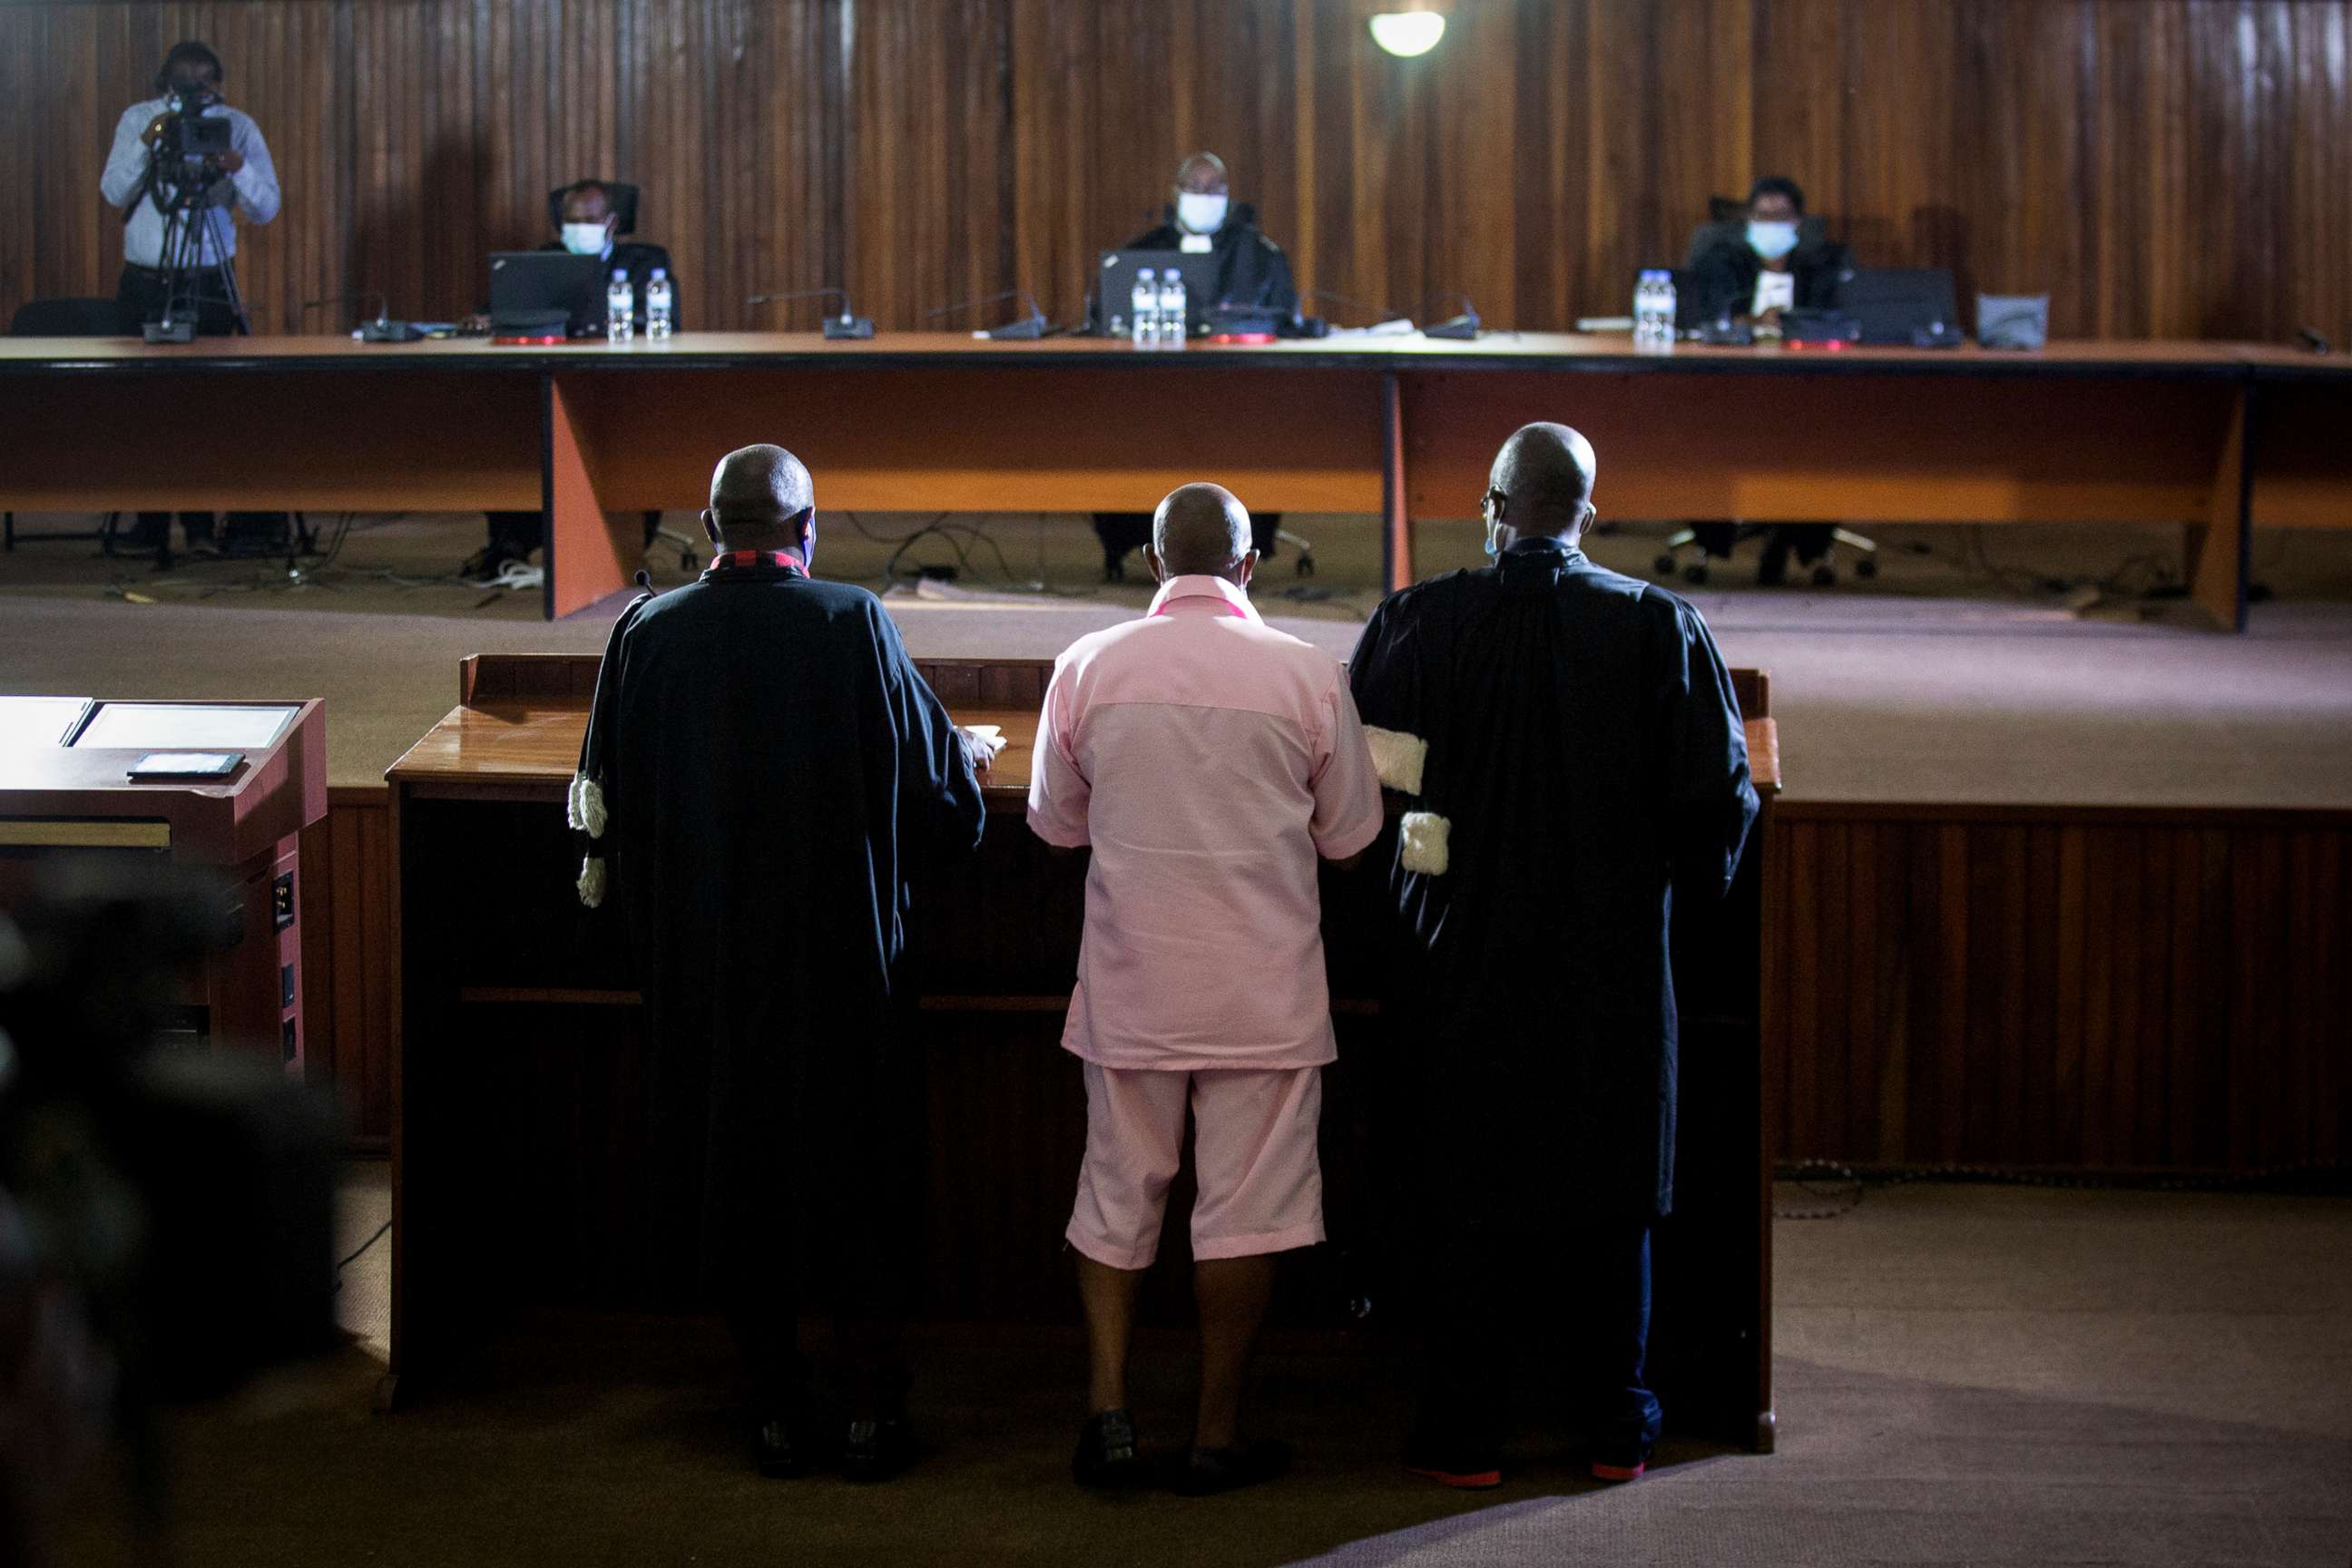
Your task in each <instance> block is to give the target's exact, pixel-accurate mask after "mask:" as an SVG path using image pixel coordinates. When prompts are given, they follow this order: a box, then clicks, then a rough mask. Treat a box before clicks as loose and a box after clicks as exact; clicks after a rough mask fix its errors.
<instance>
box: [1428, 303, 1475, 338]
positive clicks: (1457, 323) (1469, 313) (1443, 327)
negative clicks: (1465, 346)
mask: <svg viewBox="0 0 2352 1568" xmlns="http://www.w3.org/2000/svg"><path fill="white" fill-rule="evenodd" d="M1454 298H1455V299H1456V300H1461V301H1462V313H1461V314H1460V315H1458V316H1448V317H1447V318H1446V319H1445V320H1444V321H1440V322H1438V323H1437V324H1436V325H1435V326H1433V327H1423V328H1422V329H1421V335H1422V336H1423V337H1424V338H1445V339H1448V340H1450V341H1452V342H1471V341H1472V340H1474V339H1475V338H1476V337H1477V335H1478V331H1479V327H1480V325H1481V323H1480V321H1479V320H1478V307H1477V306H1475V305H1474V304H1472V303H1471V302H1470V296H1469V295H1467V294H1456V295H1454Z"/></svg>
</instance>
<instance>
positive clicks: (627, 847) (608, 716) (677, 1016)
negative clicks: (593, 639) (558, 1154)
mask: <svg viewBox="0 0 2352 1568" xmlns="http://www.w3.org/2000/svg"><path fill="white" fill-rule="evenodd" d="M571 816H572V824H573V826H575V828H578V829H579V830H580V832H581V835H582V838H583V850H584V852H585V858H584V863H583V869H582V874H581V895H582V897H583V900H586V901H589V902H609V903H610V904H613V905H615V906H618V907H619V908H620V909H621V910H624V911H625V914H626V918H627V919H628V921H629V922H630V930H631V934H632V938H633V942H634V946H635V952H636V955H637V959H638V964H639V975H638V978H639V980H640V982H641V984H642V986H643V989H644V992H645V997H646V1009H647V1019H646V1021H647V1026H648V1030H649V1042H650V1051H651V1059H652V1078H653V1081H652V1084H651V1086H650V1089H651V1097H652V1105H651V1107H650V1109H651V1112H652V1117H651V1121H652V1124H653V1127H654V1144H655V1148H654V1155H655V1166H656V1193H655V1200H656V1202H655V1209H656V1213H657V1214H661V1215H673V1216H677V1215H698V1224H693V1225H688V1226H682V1227H681V1228H680V1229H679V1230H677V1232H675V1233H673V1234H670V1235H668V1236H667V1237H666V1243H667V1247H666V1252H665V1257H664V1258H662V1259H661V1260H660V1261H661V1263H662V1265H663V1268H664V1273H665V1277H670V1278H677V1279H681V1280H689V1279H698V1280H699V1282H700V1288H699V1289H698V1290H697V1292H696V1294H697V1295H698V1296H700V1297H702V1298H703V1299H706V1300H708V1299H709V1297H710V1296H712V1295H714V1294H721V1295H733V1296H738V1297H740V1295H742V1294H743V1293H744V1292H745V1291H747V1290H751V1291H757V1290H760V1289H771V1290H772V1289H777V1287H776V1286H775V1285H774V1284H773V1283H772V1281H773V1280H774V1279H779V1278H783V1279H789V1278H790V1277H791V1276H792V1274H793V1269H792V1268H790V1267H789V1264H788V1263H787V1262H786V1260H785V1255H787V1254H789V1253H792V1252H794V1251H802V1250H810V1249H814V1250H816V1251H821V1252H824V1253H825V1254H827V1255H828V1256H830V1257H831V1258H835V1260H837V1261H838V1260H841V1259H843V1258H847V1259H848V1261H847V1262H846V1263H845V1265H844V1267H846V1268H849V1269H850V1271H852V1272H859V1271H860V1269H859V1267H858V1264H857V1262H856V1258H858V1257H859V1256H862V1255H865V1254H867V1253H869V1252H870V1253H871V1254H872V1255H873V1256H874V1257H876V1258H879V1257H882V1256H884V1255H885V1254H886V1253H887V1251H888V1250H889V1249H893V1248H896V1249H900V1250H904V1249H906V1248H907V1247H908V1246H909V1242H908V1237H906V1236H904V1235H903V1234H886V1233H887V1232H891V1231H894V1230H896V1228H897V1227H896V1226H894V1225H892V1224H889V1223H887V1217H886V1216H885V1215H883V1214H881V1213H880V1212H878V1210H879V1208H887V1209H889V1210H892V1211H893V1212H896V1211H898V1210H900V1209H902V1208H903V1207H904V1199H905V1198H906V1197H907V1195H908V1194H907V1190H906V1184H907V1181H908V1176H909V1173H910V1172H911V1170H912V1169H913V1167H914V1163H915V1162H916V1161H917V1160H918V1159H919V1127H918V1124H917V1120H918V1119H919V1116H920V1114H921V1107H920V1104H919V1101H918V1100H914V1099H913V1097H912V1095H911V1092H910V1085H911V1084H912V1083H913V1082H914V1081H916V1080H915V1079H913V1078H912V1076H911V1068H912V1057H913V1050H912V1042H911V1040H910V1032H911V1031H910V1029H909V1023H910V1018H909V1015H910V1013H911V1010H912V1007H913V1003H914V999H915V998H914V979H913V976H912V974H911V973H909V969H908V949H909V941H908V921H909V919H910V917H911V915H912V913H913V900H914V894H913V891H912V886H913V884H914V883H915V882H916V880H917V879H919V877H920V876H921V875H922V874H923V873H925V872H926V871H928V870H929V869H930V868H934V867H939V866H941V865H944V864H946V863H948V862H950V861H951V860H953V859H956V858H961V857H962V856H965V855H968V854H970V853H971V851H972V850H973V849H974V848H975V847H977V845H978V844H979V841H980V837H981V831H982V823H983V808H982V800H981V793H980V785H979V783H978V781H977V779H976V778H975V777H974V776H973V773H972V770H971V764H970V763H969V762H968V761H967V759H966V757H965V753H964V748H963V744H962V742H961V739H960V738H959V737H958V735H957V733H956V730H955V727H954V725H953V723H952V722H951V721H950V719H949V717H948V713H947V710H946V709H945V708H944V707H943V706H942V705H941V704H940V700H939V699H938V697H937V696H935V695H934V694H933V693H932V691H931V689H930V688H929V686H928V685H926V684H925V683H924V681H923V679H922V677H921V676H920V675H919V674H918V673H917V672H916V670H915V668H914V665H913V663H912V662H911V661H910V660H909V659H908V656H907V651H906V648H905V647H904V645H903V644H902V643H901V642H900V640H899V637H898V628H897V627H896V626H894V625H893V624H892V623H891V620H890V617H889V616H888V615H887V613H886V612H885V611H884V610H883V608H882V605H881V604H880V603H879V602H878V601H877V600H876V598H875V597H874V595H871V594H868V593H866V591H865V590H863V589H860V588H856V587H852V586H848V585H846V584H835V583H823V582H815V581H812V580H810V579H809V578H808V577H807V576H806V575H804V574H801V573H800V572H798V571H797V570H796V569H793V568H791V567H788V566H785V565H782V564H777V563H767V564H759V565H753V566H750V567H740V568H737V569H734V570H726V571H721V570H718V569H716V568H714V570H713V571H712V572H710V573H708V574H705V575H704V577H703V578H702V579H701V580H700V581H698V582H696V583H694V584H689V585H688V586H686V587H683V588H678V589H676V590H674V591H672V592H670V593H667V594H664V595H660V596H658V597H645V598H641V599H639V600H638V601H637V602H636V603H635V604H634V605H631V606H630V607H629V608H628V610H627V611H625V613H624V614H623V615H622V616H621V619H620V621H619V623H618V624H617V625H616V626H614V629H613V636H612V639H611V642H610V644H609V645H608V647H606V649H605V654H604V668H603V669H602V670H601V672H600V673H599V675H598V678H597V685H596V696H595V703H594V709H593V714H592V717H591V721H590V727H589V731H588V735H587V738H586V742H585V743H584V745H583V750H582V755H581V763H580V773H579V777H578V778H577V779H576V780H575V781H574V784H573V786H572V812H571ZM884 1200H887V1202H886V1201H884ZM877 1205H878V1207H877ZM877 1220H879V1221H884V1223H873V1222H875V1221H877ZM796 1233H797V1234H796ZM747 1272H748V1277H747ZM778 1305H780V1306H786V1305H788V1303H778Z"/></svg>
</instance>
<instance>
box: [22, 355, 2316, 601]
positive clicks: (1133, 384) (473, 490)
mask: <svg viewBox="0 0 2352 1568" xmlns="http://www.w3.org/2000/svg"><path fill="white" fill-rule="evenodd" d="M223 409H233V410H234V411H235V418H234V421H233V425H232V427H233V428H234V429H235V430H236V432H237V433H238V434H237V437H236V438H235V439H233V440H226V441H224V440H217V439H215V438H212V437H211V436H210V435H209V434H208V432H209V431H210V430H211V429H212V427H213V426H214V425H215V423H216V422H217V412H216V411H218V410H223ZM1171 410H1180V411H1181V417H1180V418H1169V417H1163V416H1165V415H1167V414H1168V413H1169V412H1170V411H1171ZM2347 414H2352V370H2346V369H2343V368H2341V367H2340V366H2339V365H2338V364H2337V363H2336V362H2332V361H2327V360H2317V359H2314V358H2313V357H2311V356H2309V355H2295V354H2292V353H2287V352H2285V351H2279V350H2272V349H2267V348H2263V347H2260V346H2257V345H2247V344H2240V343H2225V342H2149V343H2134V342H2123V343H2103V342H2084V343H2059V344H2054V345H2053V346H2052V347H2050V348H2049V349H2047V350H2044V351H2042V352H2041V353H2032V354H2013V353H1991V352H1987V351H1983V350H1979V349H1975V348H1961V349H1956V350H1948V351H1920V350H1912V349H1860V348H1857V349H1850V350H1844V351H1838V352H1831V351H1826V350H1784V349H1779V348H1766V349H1710V348H1700V347H1685V348H1677V349H1676V350H1675V351H1674V352H1673V353H1664V354H1650V353H1643V354H1637V353H1632V352H1630V348H1629V345H1628V342H1627V341H1626V340H1625V339H1623V338H1615V337H1583V336H1573V335H1567V334H1544V333H1528V334H1524V335H1506V334H1496V335H1494V336H1490V337H1487V338H1484V339H1481V340H1479V341H1478V342H1467V343H1452V342H1432V341H1430V340H1428V339H1424V338H1421V337H1409V338H1402V339H1395V338H1383V339H1377V340H1367V339H1341V340H1325V341H1322V342H1286V343H1277V344H1273V345H1267V346H1256V347H1238V346H1234V347H1209V346H1194V347H1192V348H1188V349H1185V350H1182V351H1181V352H1170V351H1159V352H1153V351H1148V350H1138V349H1136V348H1135V347H1133V346H1132V345H1131V344H1129V343H1127V342H1118V341H1104V340H1095V339H1071V338H1057V339H1049V340H1046V341H1044V342H1028V343H1017V342H1003V343H999V342H976V341H974V340H972V339H971V338H968V337H959V336H956V335H953V334H948V333H894V334H890V335H887V336H885V337H881V338H876V339H873V340H870V341H867V342H824V340H823V339H822V338H820V337H817V336H814V335H811V334H793V333H751V332H704V333H690V334H687V335H684V336H681V337H677V338H673V339H670V340H668V341H667V342H660V343H655V342H632V343H629V344H625V345H622V346H619V347H610V346H607V345H604V344H602V343H588V344H580V345H567V346H561V347H555V348H498V347H494V346H492V345H490V344H488V343H486V342H479V341H446V342H422V343H407V344H380V345H362V344H358V343H354V342H352V341H351V340H350V339H348V338H261V339H243V340H235V339H215V340H207V341H205V342H197V343H194V344H188V345H183V346H176V347H174V346H162V347H149V346H148V345H145V344H143V343H140V342H134V341H131V340H127V339H58V338H46V339H0V431H5V432H6V435H5V441H6V443H7V446H6V452H5V461H0V508H13V509H16V510H123V509H151V510H152V509H169V508H174V507H211V508H214V509H216V510H218V509H226V508H230V507H244V508H252V507H285V508H289V509H301V510H314V511H336V510H476V509H484V510H489V509H496V510H533V509H537V510H541V513H542V515H543V518H544V524H543V526H544V529H545V537H546V540H547V550H546V555H545V559H546V562H547V565H548V574H547V586H546V590H545V594H546V598H545V605H546V611H547V614H548V615H550V616H562V615H570V614H572V613H574V612H575V611H578V610H581V609H583V608H585V607H586V606H588V605H593V604H594V603H596V602H597V601H598V600H600V599H602V598H604V597H605V596H606V595H610V594H613V593H614V592H617V591H618V590H619V589H620V588H621V587H623V586H624V585H625V584H626V583H627V581H628V578H629V575H630V574H631V573H632V572H633V571H634V569H635V564H636V562H637V560H638V558H639V554H640V552H639V549H638V540H639V538H640V536H639V535H638V534H637V533H636V532H635V530H636V529H637V527H638V524H637V523H636V522H635V521H634V520H635V516H636V514H638V513H639V512H642V511H644V510H647V509H650V508H657V507H670V508H683V507H698V506H700V505H701V504H702V500H703V496H704V493H705V491H706V489H707V487H708V485H709V472H710V467H711V464H712V463H713V461H715V459H716V458H717V457H718V456H719V454H720V453H722V452H724V451H726V450H728V449H729V448H730V447H737V446H741V445H744V444H746V443H749V442H752V441H761V440H781V441H782V442H784V443H785V444H786V445H789V446H791V447H793V449H794V450H795V451H797V452H799V453H800V454H801V456H803V458H806V459H807V460H808V462H809V466H810V467H811V468H812V469H814V471H815V473H816V476H817V490H818V497H819V501H820V504H821V505H823V506H824V507H825V508H827V509H833V510H859V509H866V510H910V511H913V510H922V511H928V510H944V511H982V512H985V511H1030V510H1041V511H1085V510H1097V509H1105V510H1149V509H1150V507H1151V506H1152V505H1154V504H1155V503H1156V502H1157V501H1158V500H1159V499H1160V496H1162V495H1163V494H1165V493H1166V492H1167V491H1168V490H1169V489H1171V488H1172V487H1173V486H1175V485H1176V484H1178V483H1181V482H1182V481H1184V480H1186V479H1202V478H1212V479H1218V480H1221V481H1223V482H1224V483H1226V484H1228V485H1230V486H1232V487H1233V488H1234V489H1235V490H1236V491H1237V492H1238V493H1239V494H1240V495H1241V496H1242V497H1243V499H1244V500H1246V501H1247V502H1248V503H1249V504H1250V505H1251V506H1253V507H1256V508H1259V509H1261V510H1283V511H1340V512H1365V513H1377V514H1379V515H1380V516H1381V519H1382V529H1383V532H1382V542H1383V555H1384V560H1385V563H1386V578H1387V581H1388V583H1389V584H1391V586H1396V585H1402V584H1404V583H1407V582H1410V581H1412V520H1413V519H1415V518H1441V517H1466V516H1471V515H1474V514H1475V500H1476V497H1477V495H1478V494H1479V493H1480V491H1481V490H1482V489H1484V488H1485V479H1486V467H1487V464H1488V463H1489V462H1490V461H1491V460H1492V458H1493V456H1494V452H1495V449H1496V447H1497V446H1498V445H1499V444H1500V442H1501V441H1502V438H1503V437H1505V436H1507V435H1508V434H1509V433H1510V431H1511V430H1512V429H1513V428H1515V427H1516V426H1518V425H1520V424H1522V423H1525V422H1526V421H1528V420H1530V419H1537V418H1549V419H1560V420H1564V421H1567V422H1568V423H1570V424H1573V425H1576V426H1579V427H1580V428H1581V429H1583V430H1584V431H1585V432H1586V433H1587V434H1589V435H1591V437H1593V440H1594V444H1595V446H1596V447H1598V448H1599V450H1600V453H1601V496H1600V499H1601V506H1602V509H1603V511H1604V513H1605V514H1606V515H1608V516H1612V517H1620V518H1653V519H1675V518H1691V517H1737V518H1741V519H1745V520H1748V521H1839V522H1855V523H1862V524H1868V523H1872V522H1885V521H1962V522H2017V523H2066V522H2089V521H2145V522H2163V523H2171V524H2179V525H2180V526H2182V527H2183V528H2184V529H2185V530H2186V531H2187V543H2188V553H2189V566H2190V572H2191V576H2192V580H2193V587H2194V592H2195V595H2196V598H2197V601H2198V603H2199V604H2200V605H2202V606H2204V607H2205V609H2206V610H2207V611H2208V612H2209V613H2210V616H2212V618H2213V620H2214V621H2215V623H2216V624H2217V625H2220V626H2231V627H2237V626H2242V624H2243V620H2244V607H2245V606H2244V590H2245V580H2244V579H2245V558H2246V553H2247V541H2248V539H2249V538H2250V532H2249V531H2250V529H2251V528H2252V525H2253V524H2254V523H2255V522H2257V521H2259V522H2261V523H2263V525H2265V526H2270V525H2277V526H2283V527H2344V526H2352V457H2347V456H2346V451H2345V448H2346V447H2347V443H2345V442H2344V441H2342V440H2341V439H2340V438H2339V434H2338V433H2339V432H2340V431H2341V430H2342V429H2343V428H2344V427H2345V425H2346V422H2347ZM126 432H136V433H138V437H139V438H137V439H126V437H125V433H126ZM681 433H690V435H682V434H681Z"/></svg>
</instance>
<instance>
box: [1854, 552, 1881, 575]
mask: <svg viewBox="0 0 2352 1568" xmlns="http://www.w3.org/2000/svg"><path fill="white" fill-rule="evenodd" d="M1853 574H1854V575H1855V576H1857V577H1860V578H1863V579H1864V580H1865V581H1866V580H1868V579H1869V578H1872V577H1875V576H1877V575H1878V562H1877V561H1876V560H1875V559H1874V557H1871V556H1868V555H1865V556H1864V557H1863V558H1862V559H1861V560H1859V561H1857V562H1855V563H1853Z"/></svg>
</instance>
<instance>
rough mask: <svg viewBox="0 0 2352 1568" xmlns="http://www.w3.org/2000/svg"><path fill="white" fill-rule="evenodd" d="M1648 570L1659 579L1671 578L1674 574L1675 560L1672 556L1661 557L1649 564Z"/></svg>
mask: <svg viewBox="0 0 2352 1568" xmlns="http://www.w3.org/2000/svg"><path fill="white" fill-rule="evenodd" d="M1650 570H1652V571H1653V572H1655V573H1656V574H1658V575H1659V576H1661V577H1671V576H1673V575H1674V574H1675V558H1674V557H1673V556H1672V555H1661V556H1659V557H1658V558H1657V559H1656V560H1655V561H1653V562H1651V563H1650Z"/></svg>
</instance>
